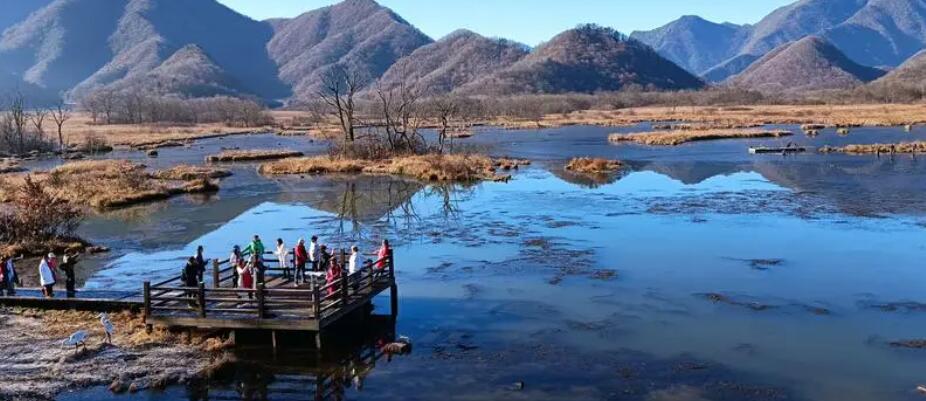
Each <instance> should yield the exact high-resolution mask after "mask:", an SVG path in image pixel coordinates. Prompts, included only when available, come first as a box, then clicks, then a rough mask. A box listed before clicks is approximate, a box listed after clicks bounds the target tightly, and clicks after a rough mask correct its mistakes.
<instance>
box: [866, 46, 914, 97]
mask: <svg viewBox="0 0 926 401" xmlns="http://www.w3.org/2000/svg"><path fill="white" fill-rule="evenodd" d="M872 84H873V85H890V86H902V87H911V88H920V89H922V88H926V50H924V51H921V52H919V53H917V54H916V55H914V56H913V57H911V58H910V59H909V60H907V61H906V62H905V63H903V64H901V65H900V67H897V68H896V69H894V70H893V71H891V72H889V73H888V74H887V75H885V76H883V77H881V78H880V79H878V80H876V81H874V82H872Z"/></svg>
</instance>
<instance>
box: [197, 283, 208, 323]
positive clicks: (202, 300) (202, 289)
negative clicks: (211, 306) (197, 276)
mask: <svg viewBox="0 0 926 401" xmlns="http://www.w3.org/2000/svg"><path fill="white" fill-rule="evenodd" d="M197 295H198V297H197V298H198V301H199V317H203V318H204V317H206V283H203V282H202V281H200V282H199V294H197Z"/></svg>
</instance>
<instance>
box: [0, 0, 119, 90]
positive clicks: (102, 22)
mask: <svg viewBox="0 0 926 401" xmlns="http://www.w3.org/2000/svg"><path fill="white" fill-rule="evenodd" d="M126 2H127V0H55V1H53V2H51V3H50V4H49V5H48V6H46V7H44V8H42V9H40V10H38V11H35V12H33V13H32V14H30V15H29V17H28V18H27V19H25V20H24V21H22V22H20V23H18V24H16V25H14V26H12V27H10V28H9V29H7V30H6V31H4V33H3V36H2V37H0V71H2V72H3V74H2V75H3V77H4V78H3V79H4V81H5V82H4V85H3V86H16V85H17V84H18V83H22V84H25V85H32V86H34V87H36V88H42V89H43V90H46V91H48V92H61V91H67V90H69V89H71V88H72V87H73V86H74V85H76V84H78V83H79V82H81V81H82V80H83V79H85V78H86V77H88V76H90V75H91V74H93V73H94V72H95V71H97V70H98V69H99V68H100V67H102V66H103V65H105V64H106V62H107V61H108V60H109V59H110V57H111V52H110V49H109V47H108V46H107V40H108V38H109V36H110V34H112V32H113V31H114V30H115V28H116V26H117V24H118V21H119V17H120V16H121V14H122V9H123V8H124V7H125V5H126ZM88 21H93V23H92V24H88V23H87V22H88Z"/></svg>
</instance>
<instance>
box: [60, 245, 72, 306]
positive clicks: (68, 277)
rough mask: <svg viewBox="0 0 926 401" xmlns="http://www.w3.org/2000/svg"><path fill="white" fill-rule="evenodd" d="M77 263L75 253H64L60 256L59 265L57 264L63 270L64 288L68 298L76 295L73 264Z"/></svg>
mask: <svg viewBox="0 0 926 401" xmlns="http://www.w3.org/2000/svg"><path fill="white" fill-rule="evenodd" d="M75 264H77V254H73V255H68V254H64V256H63V257H62V258H61V266H58V268H59V269H61V271H63V272H64V288H65V291H66V292H67V297H68V298H74V296H76V295H77V290H76V288H75V287H76V286H77V277H76V274H74V265H75Z"/></svg>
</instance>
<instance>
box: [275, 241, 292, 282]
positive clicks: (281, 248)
mask: <svg viewBox="0 0 926 401" xmlns="http://www.w3.org/2000/svg"><path fill="white" fill-rule="evenodd" d="M273 254H274V255H276V257H277V262H279V263H280V269H283V277H289V249H286V244H284V243H283V238H277V249H276V251H274V252H273Z"/></svg>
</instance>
